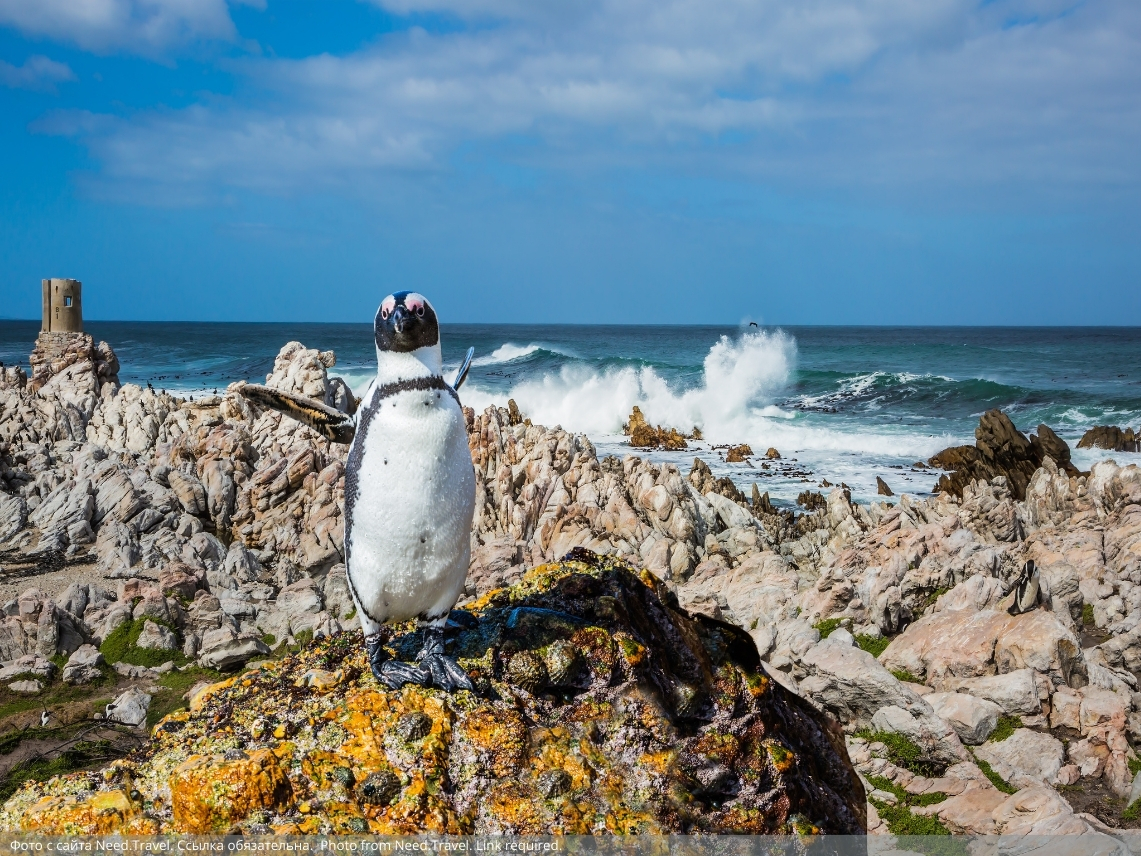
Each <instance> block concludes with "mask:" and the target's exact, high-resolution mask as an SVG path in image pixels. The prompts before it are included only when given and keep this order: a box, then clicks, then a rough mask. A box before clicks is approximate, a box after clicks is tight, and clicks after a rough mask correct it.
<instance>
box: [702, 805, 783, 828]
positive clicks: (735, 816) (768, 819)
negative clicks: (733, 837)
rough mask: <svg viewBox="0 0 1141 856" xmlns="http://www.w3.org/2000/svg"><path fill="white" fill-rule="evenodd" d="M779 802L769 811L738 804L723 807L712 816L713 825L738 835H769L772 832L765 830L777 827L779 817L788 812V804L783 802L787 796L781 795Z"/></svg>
mask: <svg viewBox="0 0 1141 856" xmlns="http://www.w3.org/2000/svg"><path fill="white" fill-rule="evenodd" d="M779 802H780V803H781V805H778V806H774V807H773V809H772V810H770V811H762V810H761V809H755V808H741V807H739V806H732V807H730V808H727V809H724V810H723V811H720V812H718V813H717V814H716V815H715V816H714V818H713V827H714V829H717V830H723V831H725V832H729V831H732V832H733V833H734V834H739V835H771V834H772V832H771V831H770V832H766V830H772V829H774V828H777V825H778V824H779V823H780V818H782V817H783V816H784V815H785V814H786V813H787V812H788V806H787V805H786V804H784V803H786V802H787V798H784V797H782V799H781V800H780V801H779Z"/></svg>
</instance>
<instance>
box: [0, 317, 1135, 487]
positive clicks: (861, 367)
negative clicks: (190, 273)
mask: <svg viewBox="0 0 1141 856" xmlns="http://www.w3.org/2000/svg"><path fill="white" fill-rule="evenodd" d="M37 330H38V324H36V323H32V322H17V321H0V360H3V361H4V362H5V363H6V364H8V365H11V364H13V363H22V364H23V365H24V366H25V367H27V354H28V352H29V351H30V349H31V345H32V343H33V341H34V340H35V335H36V332H37ZM88 331H89V332H90V333H92V334H93V335H94V336H96V337H97V338H101V339H106V340H107V341H108V342H110V343H111V344H112V346H113V347H114V348H115V351H116V353H117V354H118V355H119V359H120V362H121V363H122V366H123V368H122V371H121V372H120V378H121V380H123V381H124V382H128V383H140V384H145V383H147V382H148V381H149V382H151V383H153V384H154V386H155V387H156V388H165V389H167V390H171V391H178V392H179V393H181V394H201V393H203V392H211V391H213V390H214V389H215V388H217V389H221V388H223V387H224V386H225V385H226V384H227V383H229V382H231V381H234V380H238V379H247V380H255V381H260V380H264V378H265V375H266V373H267V372H268V371H269V370H270V368H271V366H272V364H273V357H274V355H275V354H276V353H277V351H278V349H279V348H280V347H281V345H282V344H284V343H285V342H287V341H289V340H291V339H296V340H298V341H301V342H303V343H304V344H305V345H307V346H309V347H316V348H321V349H322V350H326V349H332V350H333V351H335V352H336V354H337V358H338V362H337V368H335V369H334V370H333V372H334V373H339V374H341V375H342V376H344V377H345V378H346V380H348V381H349V383H350V384H351V385H352V386H353V387H354V388H355V389H357V390H358V392H359V391H360V390H361V389H363V386H364V384H366V383H367V382H368V378H369V375H370V373H371V371H372V366H373V363H374V360H375V356H374V352H373V345H372V337H371V330H370V327H369V326H368V325H361V324H194V323H175V324H159V323H114V322H92V323H89V324H88ZM443 336H444V357H445V361H446V362H447V363H449V364H450V365H456V364H458V361H459V359H460V357H461V356H462V354H463V352H464V351H465V350H466V349H467V348H468V347H469V346H474V347H475V349H476V361H475V364H474V367H473V369H472V373H471V377H470V379H469V381H468V384H467V385H466V386H465V387H464V389H463V395H462V397H463V399H464V401H465V403H466V404H469V405H472V406H475V407H477V408H482V407H484V406H486V405H487V404H489V403H492V402H497V403H504V402H506V400H507V398H508V397H514V398H515V400H516V401H517V402H518V404H519V406H520V408H521V409H522V410H523V411H524V412H525V413H526V414H528V415H529V416H530V417H531V418H532V419H533V420H534V421H535V422H538V423H541V424H545V425H556V424H559V425H562V426H563V427H564V428H567V429H570V430H575V431H581V432H584V433H586V434H588V435H589V436H590V437H591V438H592V440H594V441H595V443H596V444H597V445H598V446H599V449H600V451H602V452H612V453H615V454H624V453H627V452H629V449H628V447H624V446H623V443H624V440H623V438H622V437H621V435H620V433H619V432H620V427H621V424H622V422H623V421H624V420H625V419H626V417H627V416H628V415H629V412H630V409H631V407H632V406H633V405H635V404H638V405H639V406H641V408H642V410H643V412H644V413H645V414H646V416H647V418H648V419H649V420H650V421H651V422H654V423H659V424H662V425H666V426H673V427H677V428H680V429H682V430H684V431H688V430H689V429H690V428H692V427H693V426H694V425H697V426H700V427H701V428H702V431H703V433H704V435H705V437H706V439H707V441H708V442H707V443H705V444H702V446H701V447H699V450H698V453H699V454H701V455H702V457H705V458H706V459H707V460H710V462H711V463H714V464H716V452H715V451H712V450H710V449H709V448H708V446H709V444H711V443H712V444H722V443H740V442H747V443H749V444H751V445H752V447H753V448H754V450H755V451H757V452H761V453H763V451H764V450H765V449H766V448H768V447H769V446H773V447H776V448H777V449H778V450H779V451H780V452H781V454H782V456H783V458H784V460H785V461H786V465H785V466H786V468H787V470H786V471H780V470H773V469H771V468H770V470H769V471H764V470H762V469H760V468H759V466H758V467H751V466H748V465H719V466H715V469H718V470H719V471H722V472H728V473H731V474H732V475H733V477H734V479H735V480H736V481H738V483H740V484H742V486H744V487H748V485H749V484H750V483H751V482H757V483H758V484H759V485H760V487H761V489H762V490H768V491H769V492H770V494H771V495H772V496H773V497H774V498H775V499H777V500H779V501H782V502H791V501H792V500H793V499H794V498H795V496H796V494H797V493H798V492H800V491H801V490H804V489H805V488H806V487H808V486H810V484H816V483H818V482H819V481H820V480H821V479H824V478H827V479H828V480H830V481H831V482H834V483H839V482H841V481H842V482H844V483H846V484H848V485H849V486H851V487H852V488H853V492H854V493H855V495H856V496H857V497H858V498H862V499H868V498H870V497H872V496H874V495H875V478H876V476H877V475H879V476H882V477H883V478H884V479H885V480H886V481H887V482H888V484H889V485H891V486H892V487H893V489H895V490H896V491H897V492H902V491H906V492H910V493H924V492H926V491H928V490H930V488H931V486H932V485H933V483H934V481H935V479H934V477H933V475H932V474H931V473H930V472H927V473H923V472H916V471H913V470H912V468H911V467H910V465H911V464H912V463H913V462H915V461H916V460H920V459H924V458H927V457H929V456H930V455H932V454H934V453H935V452H937V451H939V450H940V449H942V448H944V447H946V446H948V445H952V444H957V443H965V442H973V439H974V435H973V432H974V427H975V425H976V424H977V422H978V417H979V415H980V414H981V413H982V412H983V411H985V410H987V409H989V408H992V407H1001V408H1002V409H1004V410H1005V411H1006V412H1007V413H1008V414H1010V416H1011V418H1012V419H1014V421H1015V423H1016V424H1017V425H1018V426H1019V427H1020V428H1021V429H1023V430H1024V431H1031V430H1034V429H1035V428H1036V426H1037V425H1038V424H1039V423H1040V422H1045V423H1047V424H1049V425H1050V426H1051V427H1052V428H1054V429H1055V430H1056V431H1057V432H1058V433H1059V434H1060V435H1061V436H1062V437H1063V438H1064V439H1066V440H1067V441H1069V442H1070V444H1071V446H1074V445H1076V441H1077V439H1078V438H1079V437H1080V436H1081V434H1082V432H1084V431H1085V430H1086V429H1087V428H1089V427H1090V426H1092V425H1095V424H1114V425H1121V426H1126V425H1132V426H1133V427H1135V428H1136V427H1137V426H1138V423H1139V422H1141V374H1138V372H1137V371H1136V366H1137V365H1138V364H1139V360H1141V330H1139V329H1136V328H1046V329H1043V328H994V327H982V328H979V327H976V328H947V327H936V328H916V327H905V328H888V327H786V328H764V329H757V328H752V329H742V328H736V327H650V326H625V327H618V326H615V327H601V326H589V327H587V326H550V325H464V324H453V325H444V328H443ZM693 454H694V453H693V452H692V451H691V452H688V453H677V454H673V455H667V454H664V453H655V454H654V455H652V457H655V458H658V459H663V460H673V461H676V462H678V463H679V465H682V466H684V467H685V468H686V470H687V471H688V466H689V464H690V463H691V462H692V458H693ZM1106 454H1107V453H1101V452H1081V453H1077V452H1075V460H1076V461H1077V462H1078V464H1079V466H1082V467H1088V466H1089V465H1090V464H1091V463H1092V462H1093V461H1095V460H1097V459H1099V458H1102V457H1106ZM1112 456H1113V457H1115V458H1116V459H1117V460H1118V461H1119V463H1123V462H1125V461H1133V460H1135V459H1137V458H1138V457H1139V456H1136V455H1129V454H1122V453H1116V454H1113V455H1112ZM793 459H795V462H793ZM758 463H759V462H758ZM794 471H807V472H808V473H809V475H807V476H804V475H799V474H797V472H794ZM805 479H807V480H808V481H805Z"/></svg>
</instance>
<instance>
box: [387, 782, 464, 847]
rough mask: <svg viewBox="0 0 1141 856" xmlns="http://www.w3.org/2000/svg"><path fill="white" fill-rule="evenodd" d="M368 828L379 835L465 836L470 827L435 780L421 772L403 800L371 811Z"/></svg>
mask: <svg viewBox="0 0 1141 856" xmlns="http://www.w3.org/2000/svg"><path fill="white" fill-rule="evenodd" d="M366 813H367V815H368V817H369V829H370V830H371V831H372V832H374V833H376V834H378V835H415V834H418V833H423V832H431V833H435V834H438V835H466V834H469V833H470V832H471V825H470V824H468V823H465V822H464V819H463V818H461V817H459V816H458V815H457V814H456V813H455V812H454V811H453V810H452V808H451V806H450V805H449V804H448V801H447V800H446V799H445V798H444V795H443V794H441V793H440V792H439V789H438V788H437V787H436V783H435V782H434V781H429V780H427V779H425V778H424V776H422V775H420V774H419V773H417V774H415V775H414V776H413V777H412V781H411V782H410V783H409V785H408V787H406V788H405V789H404V791H403V792H402V793H401V795H400V799H399V800H397V801H396V802H395V803H393V804H392V805H390V806H385V807H383V808H370V809H368V810H367V811H366Z"/></svg>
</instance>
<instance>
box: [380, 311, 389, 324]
mask: <svg viewBox="0 0 1141 856" xmlns="http://www.w3.org/2000/svg"><path fill="white" fill-rule="evenodd" d="M380 319H381V320H382V321H387V320H388V310H387V309H381V310H380Z"/></svg>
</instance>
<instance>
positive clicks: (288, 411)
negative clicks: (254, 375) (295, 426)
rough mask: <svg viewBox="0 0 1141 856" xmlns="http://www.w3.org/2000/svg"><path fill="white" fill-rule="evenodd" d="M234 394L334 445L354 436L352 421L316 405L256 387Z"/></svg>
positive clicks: (246, 385) (272, 390)
mask: <svg viewBox="0 0 1141 856" xmlns="http://www.w3.org/2000/svg"><path fill="white" fill-rule="evenodd" d="M238 392H240V393H241V394H242V396H243V397H244V398H246V399H247V400H248V401H251V402H252V403H254V404H256V405H257V406H258V407H268V408H269V409H270V410H276V411H278V412H279V413H284V414H285V415H286V416H289V417H290V418H292V419H296V420H297V421H298V422H304V423H305V424H306V425H308V426H309V427H310V428H312V429H313V430H314V431H316V432H317V433H319V434H320V435H321V436H322V437H326V438H327V439H329V440H332V441H333V442H334V443H345V444H348V443H351V442H352V441H353V435H354V434H356V431H357V426H356V422H355V420H354V419H353V417H351V416H349V415H348V414H347V413H342V412H341V411H339V410H336V409H334V408H332V407H329V406H328V405H326V404H324V403H322V402H320V401H314V400H313V399H311V398H305V397H304V396H301V395H294V394H292V393H289V392H282V391H281V390H279V389H270V388H269V387H268V386H261V385H260V384H256V383H247V384H243V385H242V386H240V387H238Z"/></svg>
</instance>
